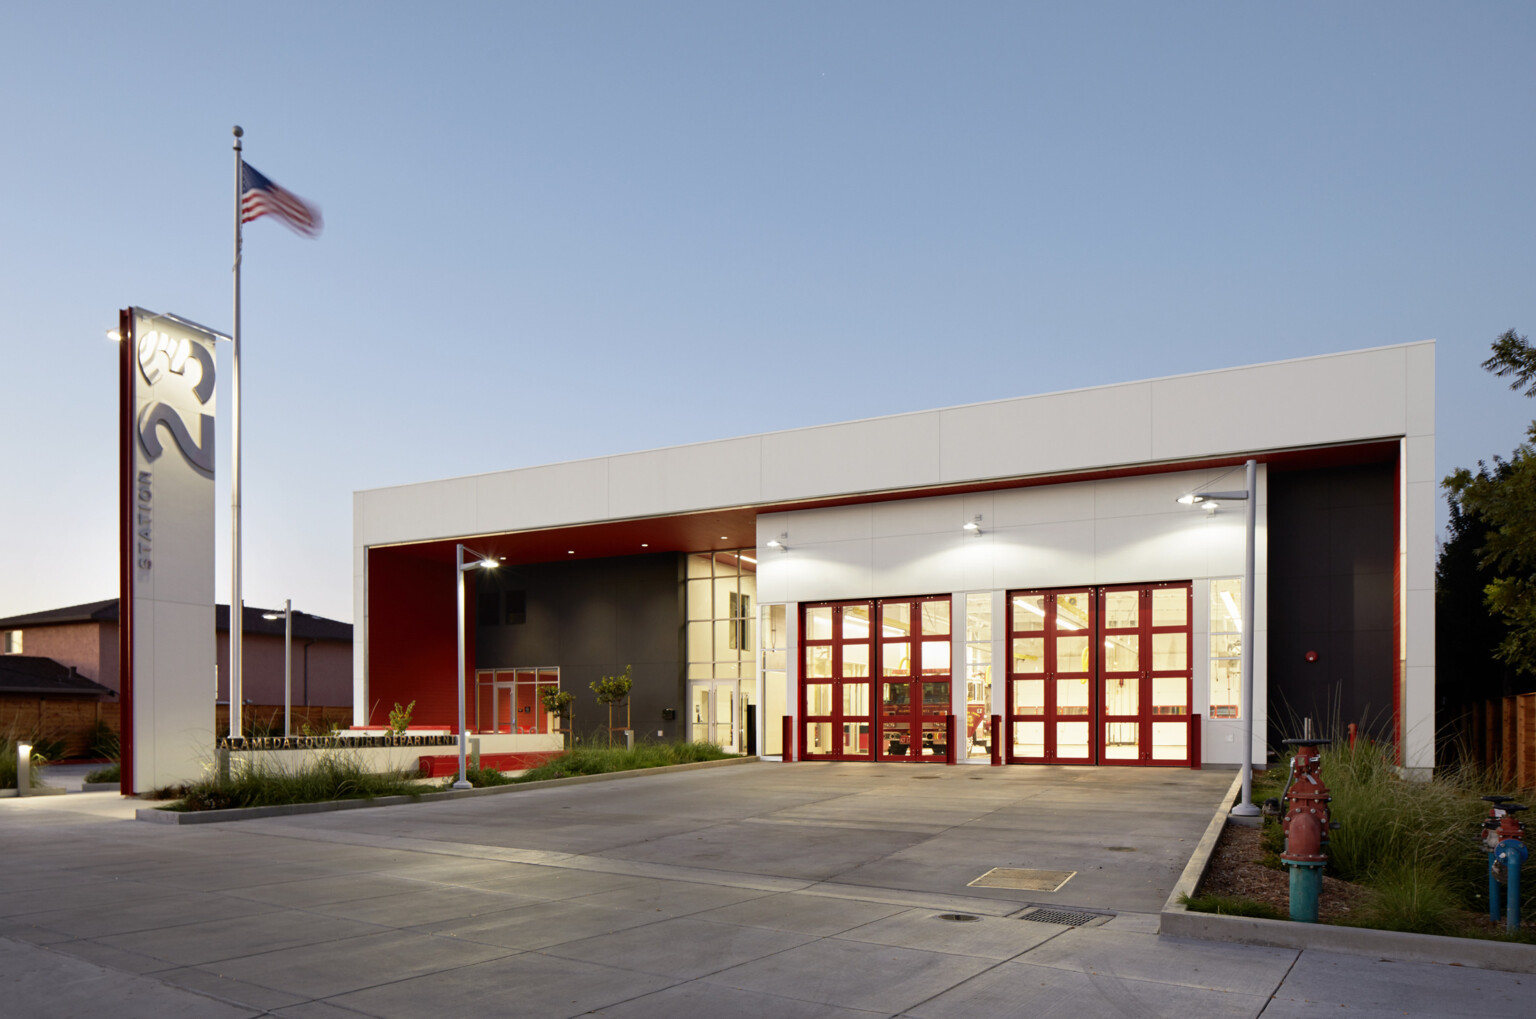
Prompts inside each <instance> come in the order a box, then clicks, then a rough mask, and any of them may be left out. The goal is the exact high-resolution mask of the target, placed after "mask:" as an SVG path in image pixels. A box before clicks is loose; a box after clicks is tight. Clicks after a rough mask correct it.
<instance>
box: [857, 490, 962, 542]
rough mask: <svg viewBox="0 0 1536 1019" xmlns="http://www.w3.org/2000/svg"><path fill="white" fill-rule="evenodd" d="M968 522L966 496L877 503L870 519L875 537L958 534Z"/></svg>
mask: <svg viewBox="0 0 1536 1019" xmlns="http://www.w3.org/2000/svg"><path fill="white" fill-rule="evenodd" d="M965 521H966V516H965V497H964V496H960V495H951V496H938V497H935V498H932V499H902V500H900V501H897V502H881V503H876V504H875V506H874V514H873V516H872V517H871V523H872V525H873V527H874V536H875V537H876V538H889V537H893V536H896V535H906V534H959V533H960V529H961V528H962V527H963V526H964V525H965Z"/></svg>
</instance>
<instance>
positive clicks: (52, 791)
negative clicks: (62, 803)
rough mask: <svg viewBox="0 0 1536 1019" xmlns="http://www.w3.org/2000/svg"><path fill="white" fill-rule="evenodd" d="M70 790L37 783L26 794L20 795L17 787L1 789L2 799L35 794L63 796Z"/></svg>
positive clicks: (27, 797) (29, 796)
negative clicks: (17, 792)
mask: <svg viewBox="0 0 1536 1019" xmlns="http://www.w3.org/2000/svg"><path fill="white" fill-rule="evenodd" d="M68 791H69V790H67V789H64V788H62V787H60V786H56V785H35V786H33V787H32V788H31V789H29V790H28V791H27V795H26V796H21V797H18V796H17V794H16V790H15V789H0V799H24V800H25V799H30V798H31V797H33V796H63V795H64V794H65V793H66V792H68Z"/></svg>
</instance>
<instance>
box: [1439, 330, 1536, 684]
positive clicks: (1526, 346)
mask: <svg viewBox="0 0 1536 1019" xmlns="http://www.w3.org/2000/svg"><path fill="white" fill-rule="evenodd" d="M1483 367H1484V368H1486V369H1488V370H1489V371H1491V372H1493V373H1494V374H1495V375H1498V376H1500V377H1501V378H1502V377H1505V376H1510V375H1513V376H1514V382H1513V383H1511V385H1510V388H1511V389H1517V390H1518V389H1521V388H1524V389H1525V395H1527V396H1532V395H1536V350H1533V349H1532V347H1531V344H1530V342H1529V340H1527V338H1526V337H1524V336H1518V335H1516V333H1515V331H1514V330H1513V329H1510V330H1508V331H1507V332H1505V333H1504V334H1503V335H1501V336H1500V337H1499V338H1498V339H1496V340H1495V341H1494V342H1493V356H1492V357H1490V358H1489V359H1488V360H1486V361H1484V362H1483ZM1442 484H1443V485H1444V486H1445V488H1446V489H1447V490H1448V491H1449V492H1450V496H1451V501H1452V504H1453V505H1452V513H1453V522H1455V521H1456V520H1457V519H1458V517H1457V515H1458V514H1459V516H1460V517H1462V518H1465V519H1463V520H1461V521H1460V522H1461V523H1463V524H1469V523H1471V522H1473V521H1475V522H1476V523H1478V524H1480V525H1481V526H1482V527H1483V528H1485V530H1484V533H1483V543H1482V545H1481V547H1479V548H1478V550H1477V554H1478V556H1479V562H1478V565H1479V567H1480V568H1481V570H1482V571H1484V573H1485V574H1486V575H1488V576H1490V577H1491V579H1490V580H1489V581H1488V582H1487V584H1486V585H1485V586H1484V588H1483V601H1484V604H1485V605H1486V606H1487V607H1488V609H1489V610H1490V611H1491V612H1493V613H1494V614H1495V615H1497V616H1498V617H1500V618H1501V619H1502V620H1503V621H1504V623H1505V624H1506V625H1507V630H1506V632H1505V635H1504V638H1503V640H1502V641H1500V643H1499V648H1498V652H1497V656H1498V657H1499V658H1500V659H1502V660H1503V661H1505V662H1507V663H1508V664H1509V665H1510V666H1511V667H1512V668H1513V669H1514V670H1515V671H1516V672H1521V673H1536V422H1532V424H1531V426H1530V428H1529V429H1527V432H1526V441H1525V442H1523V443H1521V444H1520V445H1519V446H1518V447H1516V448H1515V451H1514V453H1513V454H1511V456H1510V458H1509V459H1508V460H1504V459H1501V458H1499V457H1494V458H1493V464H1492V466H1489V465H1488V464H1487V463H1486V462H1482V461H1480V462H1479V463H1478V465H1477V472H1476V473H1475V474H1474V473H1473V472H1472V471H1470V470H1468V469H1467V468H1465V467H1460V468H1457V469H1456V470H1455V471H1454V472H1452V473H1451V474H1450V475H1449V476H1448V477H1447V478H1446V479H1445V480H1444V482H1442Z"/></svg>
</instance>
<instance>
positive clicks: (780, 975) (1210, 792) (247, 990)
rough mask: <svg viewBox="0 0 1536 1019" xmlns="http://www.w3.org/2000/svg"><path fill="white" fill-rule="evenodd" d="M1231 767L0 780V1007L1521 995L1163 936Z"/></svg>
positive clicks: (1043, 1012) (584, 1009)
mask: <svg viewBox="0 0 1536 1019" xmlns="http://www.w3.org/2000/svg"><path fill="white" fill-rule="evenodd" d="M1230 779H1231V773H1229V772H1219V771H1207V772H1189V771H1181V770H1162V769H1116V768H1100V769H1090V768H1020V767H1015V768H985V767H979V768H972V767H950V768H945V767H942V766H933V765H913V766H900V765H863V764H821V763H818V764H805V763H802V764H792V765H774V764H746V765H742V766H738V767H727V768H720V769H713V770H703V771H691V772H675V773H670V774H659V775H647V776H643V777H638V778H633V779H625V780H620V781H614V782H606V783H595V784H589V785H571V786H559V787H543V788H530V789H523V790H518V791H516V792H512V793H509V794H506V795H498V796H487V797H479V798H473V799H463V800H454V801H447V802H439V803H431V804H420V805H412V806H405V807H388V808H379V809H373V810H357V811H347V812H340V813H333V814H319V815H304V816H294V817H285V818H270V819H266V820H259V821H247V822H241V823H238V824H223V825H199V826H192V827H173V826H161V825H149V824H144V823H141V822H134V821H129V820H125V819H123V817H124V814H123V809H124V805H123V804H122V803H121V801H119V800H118V799H117V798H116V797H115V796H112V795H111V794H73V795H70V796H60V797H50V798H48V799H46V800H42V799H39V800H26V801H14V800H12V801H0V843H3V847H4V853H5V855H6V860H7V862H6V865H5V866H4V867H3V868H0V1014H12V1010H16V1011H14V1014H25V1015H29V1016H54V1015H58V1016H65V1015H96V1014H103V1013H105V1012H110V1013H111V1014H113V1015H116V1016H139V1015H142V1016H154V1017H156V1019H165V1017H169V1016H178V1015H187V1016H252V1015H262V1014H272V1015H284V1016H335V1017H339V1016H356V1015H359V1014H361V1015H371V1016H443V1015H453V1016H478V1015H485V1016H501V1015H506V1016H521V1015H527V1016H573V1015H580V1014H588V1013H594V1014H600V1015H613V1016H668V1017H674V1016H679V1015H694V1014H706V1013H708V1014H718V1015H743V1016H871V1015H885V1016H891V1015H904V1016H914V1017H923V1019H930V1017H931V1019H941V1017H948V1016H976V1015H985V1016H1004V1015H1018V1016H1047V1015H1070V1016H1072V1017H1074V1019H1080V1017H1083V1016H1097V1015H1105V1016H1122V1015H1123V1016H1157V1015H1169V1016H1173V1015H1179V1016H1188V1015H1201V1016H1226V1015H1231V1016H1257V1015H1259V1014H1260V1013H1261V1012H1262V1013H1263V1015H1265V1016H1266V1017H1275V1016H1304V1015H1313V1014H1319V1013H1321V1012H1324V1011H1326V1012H1328V1013H1329V1014H1337V1013H1338V1012H1339V1010H1340V1007H1341V1006H1347V1007H1348V1008H1349V1009H1351V1010H1353V1011H1351V1012H1350V1014H1363V1015H1368V1016H1369V1015H1388V1014H1390V1015H1401V1014H1404V1013H1405V1012H1407V1013H1408V1014H1436V1015H1455V1014H1470V1013H1471V1012H1474V1011H1475V1012H1476V1013H1477V1014H1479V1015H1483V1016H1488V1015H1494V1016H1497V1015H1510V1016H1514V1015H1522V1016H1523V1015H1528V1014H1529V1001H1528V988H1525V987H1522V981H1524V982H1525V983H1529V981H1530V978H1529V977H1521V976H1519V975H1515V974H1505V973H1491V972H1483V971H1476V970H1467V969H1456V968H1451V967H1444V966H1432V965H1424V966H1413V965H1406V964H1394V963H1390V962H1387V961H1385V960H1381V961H1376V960H1370V959H1362V958H1359V957H1352V956H1339V955H1330V954H1327V953H1319V952H1312V951H1308V952H1304V953H1303V952H1297V951H1295V950H1291V949H1276V948H1258V947H1251V946H1241V945H1230V944H1212V943H1204V942H1198V941H1188V940H1181V939H1175V938H1163V937H1159V936H1158V935H1157V934H1156V924H1157V920H1156V916H1155V913H1156V911H1157V910H1158V908H1159V907H1160V906H1161V905H1162V902H1163V900H1164V898H1165V897H1166V896H1167V894H1168V890H1169V889H1170V888H1171V887H1172V885H1173V882H1174V880H1175V879H1176V877H1177V875H1178V873H1179V871H1180V870H1181V869H1182V868H1183V866H1184V863H1185V861H1186V859H1187V858H1188V856H1189V854H1190V852H1191V851H1192V849H1193V848H1194V845H1195V843H1196V841H1197V840H1198V838H1199V836H1200V833H1201V831H1202V830H1203V829H1204V827H1205V824H1206V822H1207V821H1209V819H1210V817H1211V813H1212V811H1213V810H1214V809H1215V808H1216V807H1217V803H1218V801H1219V799H1220V798H1221V794H1222V793H1223V792H1224V791H1225V789H1226V788H1227V786H1228V784H1229V782H1230ZM90 801H96V802H97V803H99V804H100V807H99V808H95V809H93V808H92V806H91V804H90ZM993 868H1005V869H1006V870H1009V871H1023V872H1026V873H1025V874H1023V875H1022V876H1021V875H1018V874H1009V875H1005V877H1007V878H1008V879H1010V880H1013V881H1014V882H1015V883H1018V882H1023V883H1026V884H1028V883H1034V884H1037V885H1040V884H1044V885H1046V886H1047V887H1043V888H1041V887H1035V888H1018V887H977V886H973V885H972V884H971V882H972V881H974V880H976V879H977V878H978V877H980V876H981V875H983V874H985V873H987V872H988V871H991V870H992V869H993ZM1042 872H1045V874H1046V876H1045V877H1043V878H1042V877H1040V876H1039V875H1040V874H1041V873H1042ZM1052 872H1054V873H1052ZM1066 875H1070V876H1066ZM1063 880H1064V883H1059V886H1058V882H1061V881H1063ZM1053 889H1054V890H1053ZM1035 906H1047V907H1051V908H1053V909H1057V910H1058V911H1059V912H1062V913H1078V914H1084V915H1079V916H1076V917H1056V918H1055V919H1068V920H1075V921H1077V922H1078V925H1071V924H1064V923H1058V922H1042V921H1040V920H1030V919H1027V918H1020V917H1019V914H1020V913H1021V912H1026V911H1030V910H1031V909H1032V907H1035ZM957 914H959V915H961V916H963V917H964V918H960V919H956V918H954V917H955V916H956V915H957ZM1474 1002H1475V1004H1476V1007H1475V1008H1473V1007H1472V1005H1473V1004H1474ZM1517 1006H1518V1007H1517Z"/></svg>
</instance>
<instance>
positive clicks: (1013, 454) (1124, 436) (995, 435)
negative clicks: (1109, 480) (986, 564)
mask: <svg viewBox="0 0 1536 1019" xmlns="http://www.w3.org/2000/svg"><path fill="white" fill-rule="evenodd" d="M1149 399H1150V390H1149V388H1148V385H1147V384H1146V383H1134V384H1131V385H1119V386H1104V387H1102V388H1098V389H1079V390H1074V391H1072V392H1069V393H1052V394H1050V395H1048V396H1036V397H1030V398H1028V399H1023V400H1000V401H998V402H996V403H983V404H976V405H974V406H970V407H954V408H951V409H949V410H945V411H942V412H941V414H942V420H943V425H942V447H941V448H942V451H943V480H944V481H965V480H969V479H973V478H994V477H1006V476H1009V475H1015V474H1021V475H1029V474H1049V473H1052V472H1056V471H1068V470H1077V469H1080V468H1083V467H1097V466H1103V465H1105V464H1124V463H1140V462H1143V461H1145V460H1147V459H1149V458H1150V455H1151V442H1150V436H1151V431H1150V428H1149V425H1150V424H1151V420H1150V417H1149V408H1150V403H1149Z"/></svg>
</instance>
